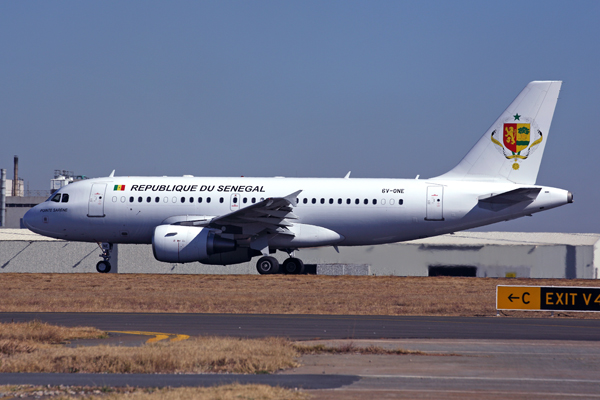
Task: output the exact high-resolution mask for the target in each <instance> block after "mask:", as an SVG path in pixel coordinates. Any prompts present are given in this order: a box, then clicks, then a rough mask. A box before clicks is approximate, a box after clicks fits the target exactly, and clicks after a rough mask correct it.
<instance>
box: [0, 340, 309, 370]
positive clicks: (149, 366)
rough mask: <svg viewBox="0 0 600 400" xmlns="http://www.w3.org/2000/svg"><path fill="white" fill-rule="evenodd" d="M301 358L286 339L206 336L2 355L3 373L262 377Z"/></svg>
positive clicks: (0, 362) (290, 366)
mask: <svg viewBox="0 0 600 400" xmlns="http://www.w3.org/2000/svg"><path fill="white" fill-rule="evenodd" d="M297 357H298V352H297V351H296V350H295V349H294V347H293V346H292V345H291V343H290V342H288V341H287V340H285V339H280V338H266V339H238V338H221V337H200V338H193V339H189V340H185V341H180V342H165V343H162V342H158V343H152V344H145V345H142V346H140V347H120V346H106V345H100V346H90V347H78V348H68V347H63V346H45V347H41V348H37V349H35V350H34V351H31V352H27V351H25V352H18V353H14V354H12V355H5V356H2V357H0V372H63V373H75V372H82V373H184V372H187V373H206V372H221V373H224V372H229V373H242V374H257V373H272V372H275V371H279V370H282V369H287V368H293V367H296V366H298V363H297V362H296V361H295V360H296V358H297Z"/></svg>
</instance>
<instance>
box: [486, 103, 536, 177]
mask: <svg viewBox="0 0 600 400" xmlns="http://www.w3.org/2000/svg"><path fill="white" fill-rule="evenodd" d="M532 125H533V127H532ZM499 128H500V127H498V128H497V129H494V131H493V132H492V137H491V139H492V142H493V143H494V144H495V145H496V146H498V150H500V151H501V152H502V154H503V155H504V157H506V159H508V160H513V161H514V163H513V165H512V167H513V169H514V170H517V169H519V167H520V166H519V163H520V162H521V161H522V160H525V159H527V157H529V155H530V154H531V153H532V152H533V151H535V148H536V146H537V145H538V144H540V143H542V139H543V135H542V132H541V131H540V130H539V129H537V126H535V123H534V122H533V121H531V120H530V119H529V118H523V117H522V116H521V115H519V114H515V115H513V116H512V117H511V118H509V119H508V120H505V121H504V123H503V124H502V128H501V129H502V142H500V141H499V140H498V139H497V136H495V135H496V134H497V133H498V132H497V131H498V129H499ZM532 129H533V131H534V133H533V134H532V132H531V131H532ZM532 136H533V138H532ZM532 139H533V140H532Z"/></svg>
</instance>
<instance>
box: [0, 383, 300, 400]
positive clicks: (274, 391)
mask: <svg viewBox="0 0 600 400" xmlns="http://www.w3.org/2000/svg"><path fill="white" fill-rule="evenodd" d="M41 396H49V398H52V399H56V400H75V399H94V400H96V399H97V400H217V399H218V400H250V399H253V400H279V399H281V400H303V399H307V398H309V396H308V395H307V394H306V393H302V392H299V391H296V390H290V389H283V388H280V387H272V386H267V385H239V384H232V385H222V386H214V387H207V388H177V389H172V388H166V389H139V388H115V389H113V388H107V387H101V388H95V387H64V386H60V387H42V386H29V385H21V386H0V397H8V398H14V397H36V398H39V397H41Z"/></svg>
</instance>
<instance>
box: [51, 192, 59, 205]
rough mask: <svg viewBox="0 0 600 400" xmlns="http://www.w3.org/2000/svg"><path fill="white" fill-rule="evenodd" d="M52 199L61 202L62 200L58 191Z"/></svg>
mask: <svg viewBox="0 0 600 400" xmlns="http://www.w3.org/2000/svg"><path fill="white" fill-rule="evenodd" d="M52 201H54V202H56V203H59V202H60V193H57V194H55V195H54V197H52Z"/></svg>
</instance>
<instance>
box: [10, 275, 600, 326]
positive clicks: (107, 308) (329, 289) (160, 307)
mask: <svg viewBox="0 0 600 400" xmlns="http://www.w3.org/2000/svg"><path fill="white" fill-rule="evenodd" d="M1 277H2V291H0V311H31V312H41V311H51V312H174V313H179V312H181V313H183V312H190V313H257V314H258V313H260V314H357V315H439V316H481V315H486V316H491V315H495V313H496V310H495V307H496V303H495V301H496V300H495V297H496V285H533V286H551V285H556V286H596V287H598V286H600V282H599V281H596V280H564V279H498V278H448V277H391V276H381V277H375V276H360V277H359V276H357V277H352V276H340V277H329V276H289V275H288V276H286V275H275V276H254V275H237V276H234V275H149V274H139V275H138V274H121V275H117V274H13V273H3V274H2V275H1ZM273 299H277V301H274V300H273ZM509 315H526V316H528V317H535V316H538V315H546V314H541V313H532V312H530V313H523V312H522V313H518V312H511V313H509ZM570 315H576V317H577V318H600V316H599V315H598V314H597V313H579V314H577V313H572V314H570Z"/></svg>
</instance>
